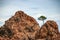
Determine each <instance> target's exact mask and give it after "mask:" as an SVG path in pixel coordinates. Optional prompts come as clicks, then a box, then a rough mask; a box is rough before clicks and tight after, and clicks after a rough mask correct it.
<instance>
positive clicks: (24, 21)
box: [0, 11, 40, 40]
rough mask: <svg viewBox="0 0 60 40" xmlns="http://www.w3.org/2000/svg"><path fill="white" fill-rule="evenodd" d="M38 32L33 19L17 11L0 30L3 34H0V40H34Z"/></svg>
mask: <svg viewBox="0 0 60 40" xmlns="http://www.w3.org/2000/svg"><path fill="white" fill-rule="evenodd" d="M39 30H40V26H39V24H38V23H37V21H36V20H35V19H34V18H33V17H30V16H28V15H27V14H25V13H24V12H23V11H17V12H16V13H15V15H14V16H12V17H11V18H9V19H8V20H7V21H5V24H4V25H3V26H2V27H1V28H0V32H2V33H3V34H1V33H0V40H4V39H6V40H35V36H36V33H37V31H39Z"/></svg>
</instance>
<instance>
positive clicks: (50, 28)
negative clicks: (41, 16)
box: [40, 20, 59, 40]
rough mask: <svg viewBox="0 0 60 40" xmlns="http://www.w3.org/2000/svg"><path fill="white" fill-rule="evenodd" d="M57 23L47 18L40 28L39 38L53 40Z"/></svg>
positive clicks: (56, 33) (56, 34) (56, 30)
mask: <svg viewBox="0 0 60 40" xmlns="http://www.w3.org/2000/svg"><path fill="white" fill-rule="evenodd" d="M58 34H59V31H58V25H57V23H56V22H55V21H52V20H48V21H47V22H46V23H45V24H44V25H43V26H42V27H41V29H40V38H46V40H53V39H55V38H57V37H58Z"/></svg>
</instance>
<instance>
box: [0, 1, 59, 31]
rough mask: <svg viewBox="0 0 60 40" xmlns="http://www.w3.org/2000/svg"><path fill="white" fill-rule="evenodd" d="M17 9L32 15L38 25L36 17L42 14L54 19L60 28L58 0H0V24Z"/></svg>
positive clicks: (48, 18)
mask: <svg viewBox="0 0 60 40" xmlns="http://www.w3.org/2000/svg"><path fill="white" fill-rule="evenodd" d="M18 10H22V11H24V12H25V13H26V14H28V15H30V16H32V17H34V18H35V19H36V20H37V22H38V23H39V24H40V26H41V25H42V22H41V21H39V20H38V17H39V16H41V15H44V16H46V17H47V20H54V21H56V22H57V24H58V26H59V30H60V12H59V10H60V0H0V26H2V25H3V24H4V21H5V20H7V19H9V18H10V17H11V16H12V15H14V14H15V12H16V11H18Z"/></svg>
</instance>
